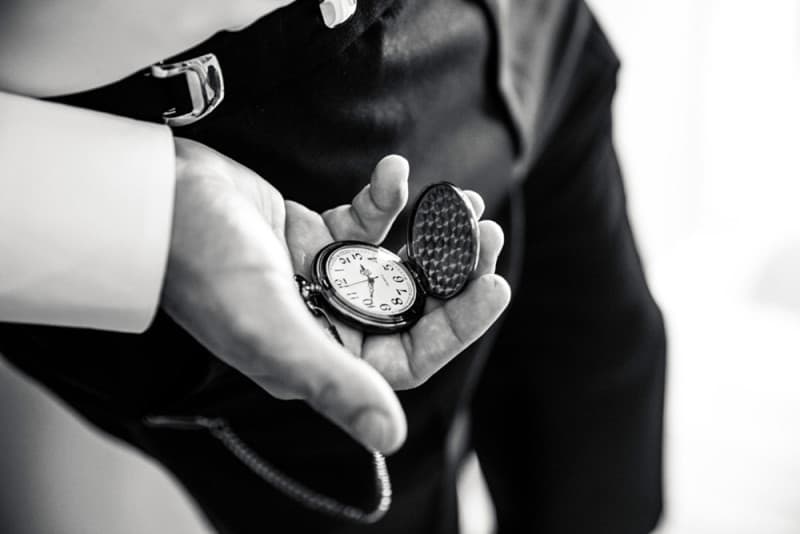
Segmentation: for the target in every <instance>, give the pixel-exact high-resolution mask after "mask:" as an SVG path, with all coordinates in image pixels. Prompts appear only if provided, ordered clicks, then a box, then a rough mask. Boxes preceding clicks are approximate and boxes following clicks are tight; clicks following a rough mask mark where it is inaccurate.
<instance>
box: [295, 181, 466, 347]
mask: <svg viewBox="0 0 800 534" xmlns="http://www.w3.org/2000/svg"><path fill="white" fill-rule="evenodd" d="M406 245H407V256H408V259H406V260H404V259H402V258H400V257H399V256H398V255H396V254H394V253H392V252H390V251H388V250H386V249H385V248H383V247H379V246H376V245H372V244H369V243H364V242H361V241H336V242H333V243H331V244H330V245H327V246H326V247H324V248H323V249H322V250H320V251H319V252H318V253H317V255H316V257H315V258H314V261H313V263H312V269H311V271H312V272H311V280H310V281H308V280H306V279H305V278H303V277H302V276H299V275H298V276H295V280H296V281H297V284H298V287H299V289H300V293H301V295H302V296H303V299H304V300H305V301H306V304H307V305H308V307H309V309H310V310H311V311H312V313H314V314H315V315H317V316H324V317H325V318H326V319H328V317H327V313H328V312H330V313H331V314H332V315H333V316H335V317H336V318H338V319H341V320H342V321H343V322H345V323H347V324H348V325H350V326H352V327H354V328H356V329H358V330H361V331H364V332H367V333H371V334H391V333H393V332H399V331H402V330H407V329H409V328H411V327H412V326H413V325H414V323H416V322H417V320H419V318H420V317H422V315H423V313H424V310H425V300H426V298H427V297H428V296H430V297H433V298H436V299H450V298H453V297H454V296H456V295H457V294H458V293H459V292H460V291H461V290H462V289H463V288H464V286H465V285H466V283H467V281H468V280H469V277H470V275H471V274H472V273H473V272H474V271H475V269H476V268H477V266H478V254H479V247H480V239H479V235H478V220H477V217H476V216H475V213H474V211H473V210H472V205H471V204H470V202H469V200H468V199H467V198H466V196H465V195H464V193H463V192H462V191H461V190H460V189H459V188H458V187H456V186H454V185H453V184H450V183H447V182H441V183H436V184H433V185H430V186H428V187H427V188H426V189H425V190H424V191H423V192H422V193H421V194H420V196H419V198H418V199H417V202H416V204H415V205H414V209H413V210H412V212H411V217H410V220H409V223H408V231H407V243H406ZM328 322H329V331H330V332H331V334H332V335H333V336H334V337H335V338H337V339H339V338H338V334H337V333H336V330H335V329H334V328H333V327H332V326H331V325H330V321H329V320H328Z"/></svg>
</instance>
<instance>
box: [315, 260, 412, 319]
mask: <svg viewBox="0 0 800 534" xmlns="http://www.w3.org/2000/svg"><path fill="white" fill-rule="evenodd" d="M325 270H326V274H327V276H328V279H329V280H330V283H331V287H332V288H333V290H334V291H335V292H336V294H337V296H338V297H339V299H341V300H342V301H344V302H346V303H347V304H348V305H349V306H351V307H353V308H355V309H357V310H358V311H360V312H361V313H366V314H369V315H373V316H379V317H390V316H393V315H399V314H402V313H404V312H406V311H407V310H408V309H409V308H411V306H412V305H413V304H414V301H415V300H416V299H417V286H416V283H415V282H414V278H413V277H412V275H411V272H410V271H409V270H408V269H407V268H406V267H405V266H404V265H403V264H402V263H401V262H400V261H399V258H398V257H397V256H395V255H394V254H391V253H389V252H387V251H386V250H383V249H380V248H378V247H369V246H363V245H347V246H343V247H341V248H338V249H336V250H334V251H333V252H332V253H331V254H330V256H328V259H327V262H326V264H325Z"/></svg>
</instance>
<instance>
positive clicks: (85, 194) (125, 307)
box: [0, 93, 175, 332]
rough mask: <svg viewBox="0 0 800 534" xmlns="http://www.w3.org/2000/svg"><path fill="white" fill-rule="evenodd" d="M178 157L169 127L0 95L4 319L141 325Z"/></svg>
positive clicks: (156, 287) (154, 287) (164, 236)
mask: <svg viewBox="0 0 800 534" xmlns="http://www.w3.org/2000/svg"><path fill="white" fill-rule="evenodd" d="M174 158H175V151H174V145H173V141H172V134H171V132H170V130H169V129H168V128H167V127H165V126H159V125H153V124H149V123H144V122H139V121H134V120H130V119H125V118H121V117H117V116H113V115H108V114H104V113H96V112H92V111H87V110H83V109H78V108H73V107H69V106H63V105H59V104H53V103H49V102H43V101H39V100H35V99H30V98H25V97H19V96H14V95H9V94H4V93H0V321H5V322H23V323H38V324H50V325H61V326H73V327H88V328H100V329H107V330H118V331H128V332H139V331H142V330H144V329H146V328H147V326H148V325H149V323H150V322H151V321H152V318H153V315H154V314H155V311H156V309H157V307H158V302H159V296H160V292H161V286H162V283H163V278H164V272H165V270H166V262H167V255H168V250H169V241H170V235H171V227H172V209H173V196H174V188H175V161H174Z"/></svg>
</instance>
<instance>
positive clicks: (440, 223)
mask: <svg viewBox="0 0 800 534" xmlns="http://www.w3.org/2000/svg"><path fill="white" fill-rule="evenodd" d="M479 246H480V239H479V236H478V220H477V217H475V213H474V212H473V210H472V206H471V204H470V202H469V200H468V199H467V198H466V197H465V196H464V194H463V193H462V192H461V190H460V189H459V188H458V187H456V186H454V185H453V184H451V183H447V182H440V183H436V184H433V185H430V186H428V187H427V188H426V189H425V190H424V191H423V192H422V193H421V194H420V196H419V199H417V203H416V205H415V206H414V209H413V210H412V212H411V220H410V221H409V223H408V257H409V259H410V260H411V261H412V263H413V264H414V266H415V267H416V268H417V271H418V273H419V274H421V275H422V276H421V278H422V280H421V282H422V283H423V285H424V286H425V291H426V292H427V293H428V294H429V295H430V296H432V297H434V298H438V299H449V298H451V297H454V296H455V295H456V294H458V292H459V291H461V290H462V289H463V288H464V286H465V285H466V283H467V281H468V280H469V277H470V275H471V274H472V273H473V271H475V268H476V267H477V266H478V253H479Z"/></svg>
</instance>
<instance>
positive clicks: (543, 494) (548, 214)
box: [472, 26, 665, 534]
mask: <svg viewBox="0 0 800 534" xmlns="http://www.w3.org/2000/svg"><path fill="white" fill-rule="evenodd" d="M577 73H578V74H577V76H576V77H575V79H574V80H573V83H571V84H570V85H569V94H567V95H562V97H563V98H564V101H565V106H566V108H565V113H564V115H563V116H562V119H561V120H560V121H559V123H558V124H557V126H556V127H555V130H554V132H553V134H552V137H551V138H550V140H549V142H548V143H547V145H546V146H545V148H544V150H543V152H542V154H541V156H540V157H539V159H538V161H537V162H536V165H535V166H534V167H533V168H532V169H531V171H530V173H529V175H528V178H527V180H526V181H525V188H524V195H525V204H526V208H527V209H526V215H527V220H526V224H525V228H526V231H525V247H526V250H525V253H524V257H525V260H524V268H523V269H522V271H521V277H520V280H519V284H518V287H517V289H516V291H515V294H516V297H515V299H514V302H513V305H512V307H511V309H510V311H509V313H508V314H507V318H506V321H505V323H504V325H503V328H502V329H501V331H500V333H499V335H498V336H497V341H496V345H495V347H494V350H493V353H492V357H491V358H490V359H489V360H488V362H487V364H486V367H485V369H484V372H483V375H482V379H481V381H480V384H479V386H478V389H477V393H476V395H475V398H474V401H473V403H472V409H473V420H472V428H473V436H474V444H475V445H476V447H477V451H478V454H479V458H480V461H481V464H482V466H483V469H484V471H485V475H486V478H487V481H488V483H489V486H490V489H491V493H492V495H493V497H494V501H495V504H496V506H497V510H498V519H499V526H500V529H499V533H500V534H503V533H506V532H548V533H549V532H558V533H575V534H578V533H586V532H604V533H605V532H608V533H615V534H628V533H630V534H634V533H642V532H648V531H649V529H651V528H652V527H653V526H654V524H655V523H656V521H657V519H658V516H659V513H660V510H661V498H662V496H661V483H662V480H661V453H662V450H661V442H662V411H663V398H664V397H663V396H664V365H665V359H664V353H665V337H664V330H663V323H662V318H661V315H660V312H659V310H658V308H657V307H656V305H655V304H654V302H653V300H652V299H651V297H650V296H649V294H648V290H647V286H646V283H645V279H644V276H643V274H642V267H641V264H640V261H639V258H638V255H637V252H636V248H635V245H634V242H633V236H632V234H631V229H630V226H629V223H628V219H627V216H626V212H625V196H624V192H623V187H622V181H621V177H620V169H619V166H618V163H617V158H616V155H615V152H614V148H613V145H612V121H611V100H612V96H613V93H614V88H615V75H616V65H615V64H614V62H613V53H612V52H611V50H610V48H609V47H608V44H607V42H606V41H605V39H604V38H603V36H602V34H601V32H600V31H599V30H598V28H597V27H596V26H595V27H594V28H593V31H592V33H591V34H590V36H589V40H588V41H587V43H586V46H585V49H584V52H583V54H582V57H581V61H580V64H579V69H578V70H577Z"/></svg>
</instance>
